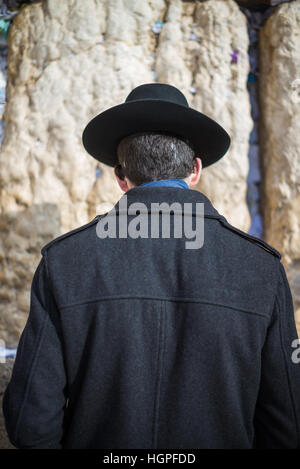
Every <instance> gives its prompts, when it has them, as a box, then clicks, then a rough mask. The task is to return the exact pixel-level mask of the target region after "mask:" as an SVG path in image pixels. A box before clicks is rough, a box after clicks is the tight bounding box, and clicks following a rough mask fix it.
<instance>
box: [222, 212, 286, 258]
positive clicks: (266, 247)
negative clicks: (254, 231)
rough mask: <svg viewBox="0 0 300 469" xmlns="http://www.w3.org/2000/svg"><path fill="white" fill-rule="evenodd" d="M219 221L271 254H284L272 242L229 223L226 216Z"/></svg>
mask: <svg viewBox="0 0 300 469" xmlns="http://www.w3.org/2000/svg"><path fill="white" fill-rule="evenodd" d="M219 221H220V222H221V223H222V225H223V226H224V227H225V228H227V229H229V230H231V231H233V232H235V233H237V234H238V235H239V236H241V237H242V238H245V239H247V240H248V241H250V242H252V243H254V244H256V245H257V246H259V247H260V248H262V249H264V250H265V251H266V252H269V253H270V254H273V256H275V257H278V259H281V257H282V256H281V254H280V252H279V251H277V250H276V249H275V248H273V246H271V245H270V244H268V243H266V241H263V240H262V239H260V238H257V237H256V236H253V235H250V234H249V233H245V232H244V231H242V230H240V229H239V228H236V227H235V226H233V225H231V224H230V223H228V221H227V220H226V219H225V218H224V217H222V218H220V219H219Z"/></svg>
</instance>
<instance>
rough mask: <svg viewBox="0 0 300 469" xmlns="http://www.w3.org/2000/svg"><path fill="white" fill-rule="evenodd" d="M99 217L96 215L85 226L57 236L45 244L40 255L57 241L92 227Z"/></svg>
mask: <svg viewBox="0 0 300 469" xmlns="http://www.w3.org/2000/svg"><path fill="white" fill-rule="evenodd" d="M99 216H100V215H97V216H96V217H95V218H93V220H92V221H90V222H88V223H86V224H85V225H82V226H79V228H75V229H74V230H71V231H68V232H67V233H64V234H62V235H60V236H57V238H54V239H53V240H52V241H49V243H47V244H45V246H43V247H42V249H41V253H42V255H44V252H45V251H46V250H47V249H49V247H50V246H52V245H53V244H55V243H57V242H58V241H60V240H61V239H65V238H67V237H68V236H72V235H73V234H75V233H78V232H79V231H82V230H85V229H86V228H88V227H89V226H92V225H93V224H94V223H96V222H97V221H98V219H99Z"/></svg>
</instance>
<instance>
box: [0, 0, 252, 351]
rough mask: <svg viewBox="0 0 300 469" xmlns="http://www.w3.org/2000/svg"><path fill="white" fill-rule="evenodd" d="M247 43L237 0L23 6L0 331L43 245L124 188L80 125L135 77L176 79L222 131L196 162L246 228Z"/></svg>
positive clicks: (1, 212)
mask: <svg viewBox="0 0 300 469" xmlns="http://www.w3.org/2000/svg"><path fill="white" fill-rule="evenodd" d="M161 26H162V28H161ZM160 28H161V32H160ZM247 49H248V35H247V25H246V18H245V16H244V15H243V14H242V12H241V11H240V10H239V7H238V5H237V4H236V3H235V2H234V1H233V0H228V1H227V0H226V1H224V0H209V1H208V2H182V1H181V0H172V1H171V2H170V1H166V0H145V1H143V2H136V1H134V0H128V1H126V2H124V1H122V0H113V1H108V0H98V1H95V0H86V1H85V2H82V1H80V0H65V1H64V2H62V1H61V0H45V1H44V2H40V3H35V4H32V5H29V6H27V7H25V8H23V9H21V11H20V13H19V14H18V16H17V17H16V18H15V19H14V21H13V24H12V27H11V30H10V33H9V50H8V88H7V105H6V109H5V137H4V140H3V145H2V151H1V156H0V169H1V171H0V279H1V287H0V338H2V339H4V340H5V341H6V342H7V343H8V344H9V345H16V344H17V341H18V337H19V334H20V331H21V330H22V329H23V327H24V323H25V320H26V317H27V313H28V307H29V289H30V283H31V280H32V275H33V272H34V270H35V268H36V266H37V264H38V261H39V258H40V248H41V247H42V246H43V245H44V244H45V243H46V242H48V241H49V240H51V239H52V238H53V237H55V236H57V235H59V234H60V233H63V232H66V231H68V230H70V229H73V228H75V227H77V226H80V225H82V224H84V223H86V222H88V221H89V220H91V219H92V218H93V217H94V216H95V215H96V213H99V210H100V208H99V205H100V204H102V203H106V204H107V205H106V210H107V207H108V206H109V207H111V206H112V204H113V203H115V202H116V201H117V200H118V199H119V198H120V196H121V195H122V193H121V191H120V189H119V188H118V186H117V183H116V182H115V181H114V179H113V177H112V169H111V168H109V167H105V166H104V165H101V164H99V165H97V162H96V160H94V159H92V158H91V157H90V156H89V155H87V154H86V153H85V151H84V149H83V147H82V144H81V134H82V130H83V128H84V126H85V125H86V123H87V122H88V121H89V119H90V118H91V117H93V116H94V115H96V114H97V113H99V112H101V111H103V110H104V109H106V108H108V107H110V106H113V105H115V104H118V103H120V102H123V101H124V100H125V98H126V96H127V94H128V93H129V92H130V91H131V89H132V88H134V87H135V86H138V85H140V84H142V83H149V82H154V81H160V82H167V83H169V84H172V85H175V86H177V87H179V88H180V89H182V91H183V92H184V93H185V95H186V97H187V99H188V101H189V104H190V106H191V107H194V108H196V109H198V110H200V111H203V112H204V113H206V114H208V115H210V116H211V117H212V118H214V119H216V120H217V121H218V122H220V124H221V125H223V126H224V127H225V129H226V130H227V131H228V132H229V134H230V135H231V137H232V146H231V149H230V150H229V151H228V153H227V155H226V156H225V158H224V159H223V160H221V161H220V162H218V163H217V164H216V165H215V166H213V167H212V168H207V169H205V170H204V171H203V176H202V178H201V182H200V184H199V189H200V190H202V191H203V192H205V193H206V194H207V195H208V197H209V198H210V199H211V200H212V202H213V203H214V204H215V206H216V208H217V209H218V210H220V212H221V213H223V214H224V215H225V216H226V218H227V219H228V220H229V221H230V222H231V223H233V224H235V225H236V226H238V227H239V228H241V229H244V230H246V231H247V229H248V227H249V221H250V220H249V213H248V208H247V204H246V190H247V186H246V177H247V172H248V158H247V154H248V139H249V134H250V131H251V128H252V120H251V116H250V105H249V96H248V92H247V89H246V81H247V75H248V71H249V64H248V57H247ZM234 50H238V61H237V63H235V62H233V61H232V56H231V54H232V53H233V52H234ZM200 156H201V155H200ZM228 180H230V185H228ZM106 210H105V211H106Z"/></svg>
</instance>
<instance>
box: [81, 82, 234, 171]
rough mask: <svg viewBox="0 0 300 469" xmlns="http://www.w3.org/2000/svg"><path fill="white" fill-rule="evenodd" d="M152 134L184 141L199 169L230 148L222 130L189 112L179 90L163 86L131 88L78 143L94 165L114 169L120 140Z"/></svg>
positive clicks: (92, 124) (89, 128)
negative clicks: (196, 160) (161, 134)
mask: <svg viewBox="0 0 300 469" xmlns="http://www.w3.org/2000/svg"><path fill="white" fill-rule="evenodd" d="M155 131H156V132H160V133H163V132H166V133H167V134H169V135H170V134H171V135H174V136H177V137H179V138H180V137H181V138H182V139H183V140H186V139H187V140H188V141H189V142H190V143H191V144H192V146H193V148H194V150H195V153H196V156H198V157H199V158H201V160H202V167H203V168H204V167H206V166H209V165H211V164H213V163H215V162H216V161H218V160H219V159H220V158H222V156H224V154H225V153H226V152H227V150H228V148H229V145H230V137H229V135H228V133H227V132H226V130H225V129H223V127H221V126H220V125H219V124H218V123H217V122H216V121H214V120H213V119H211V118H210V117H208V116H206V115H205V114H202V113H201V112H199V111H196V110H195V109H192V108H190V107H189V105H188V102H187V100H186V98H185V96H184V95H183V94H182V93H181V91H180V90H179V89H177V88H175V87H174V86H171V85H167V84H164V83H147V84H144V85H140V86H138V87H137V88H134V89H133V90H132V91H131V92H130V93H129V95H128V96H127V98H126V100H125V102H124V103H122V104H119V105H117V106H114V107H111V108H109V109H107V110H106V111H103V112H101V113H100V114H98V115H97V116H96V117H94V118H93V119H92V120H91V121H90V122H89V123H88V124H87V126H86V127H85V129H84V131H83V135H82V142H83V146H84V148H85V149H86V151H87V152H88V153H89V154H90V155H92V156H93V157H94V158H96V159H97V160H98V161H101V162H102V163H106V164H107V165H109V166H116V165H117V164H118V158H117V147H118V144H119V142H120V141H121V140H122V138H124V137H127V136H128V135H132V134H135V133H138V132H155Z"/></svg>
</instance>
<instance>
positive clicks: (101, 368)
mask: <svg viewBox="0 0 300 469" xmlns="http://www.w3.org/2000/svg"><path fill="white" fill-rule="evenodd" d="M126 196H127V205H128V206H130V204H132V203H134V202H140V203H143V204H145V207H146V209H147V210H146V218H147V220H148V219H149V220H150V218H151V217H150V214H151V210H154V209H153V206H152V204H153V203H162V202H167V203H168V204H172V203H173V202H179V203H181V204H184V203H187V204H191V206H192V214H190V215H189V217H190V220H193V223H196V220H197V217H196V216H195V215H196V204H202V203H203V204H204V218H202V221H204V228H203V229H204V243H203V246H202V247H200V248H198V249H187V248H186V245H185V242H186V239H185V237H184V236H182V237H175V236H172V231H171V237H170V238H164V237H162V236H161V231H160V236H159V237H156V238H154V237H150V235H149V236H148V237H144V238H142V237H138V238H134V237H127V238H125V237H124V238H121V237H120V236H118V233H117V236H116V237H115V238H112V237H107V238H105V239H100V238H99V236H98V234H97V226H99V225H98V222H99V221H100V220H102V221H103V219H105V217H108V216H109V215H101V216H98V217H96V218H95V219H94V220H92V221H91V222H90V223H88V224H86V225H84V226H81V227H80V228H78V229H75V230H73V231H71V232H69V233H66V234H64V235H62V236H59V237H58V238H56V239H54V240H53V241H51V242H50V243H48V244H47V245H45V246H44V247H43V248H42V257H41V260H40V263H39V265H38V267H37V269H36V272H35V274H34V277H33V281H32V288H31V304H30V313H29V317H28V321H27V323H26V327H25V329H24V331H23V333H22V336H21V339H20V342H19V347H18V351H17V356H16V361H15V365H14V369H13V374H12V378H11V381H10V383H9V385H8V387H7V389H6V393H5V396H4V400H3V412H4V416H5V422H6V428H7V432H8V435H9V437H10V440H11V442H12V443H13V445H15V446H16V447H19V448H110V449H114V448H122V449H124V448H135V449H137V448H146V449H148V448H165V449H168V448H173V449H175V448H299V447H300V443H299V424H300V392H299V389H300V364H299V363H298V361H299V360H297V357H298V358H299V353H298V354H297V353H296V352H297V348H295V347H297V345H298V342H297V332H296V327H295V321H294V312H293V305H292V298H291V293H290V288H289V285H288V281H287V278H286V274H285V270H284V268H283V265H282V263H281V260H280V257H281V256H280V254H279V253H278V252H277V251H276V250H275V249H273V248H272V247H271V246H269V245H268V244H266V243H265V242H263V241H261V240H259V239H257V238H255V237H253V236H250V235H248V234H246V233H244V232H242V231H240V230H238V229H236V228H234V227H233V226H231V225H230V224H229V223H228V222H227V220H226V219H225V218H224V217H223V216H222V215H220V214H219V213H218V212H217V210H216V209H215V208H214V207H213V205H212V204H211V202H210V201H209V200H208V198H207V197H206V196H205V195H204V194H202V193H201V192H198V191H196V190H192V189H190V190H187V189H181V188H175V187H151V186H149V187H147V186H145V187H135V188H133V189H130V190H129V191H128V192H127V193H126ZM119 203H120V201H119V202H118V203H117V205H116V207H115V210H116V214H117V216H116V219H117V220H120V218H122V217H123V219H124V211H123V212H122V211H120V212H119ZM181 206H183V205H181ZM165 210H166V209H165ZM147 213H148V215H147ZM164 213H165V215H166V211H165V212H164ZM165 215H164V216H165ZM140 216H142V214H140ZM161 217H162V216H161ZM179 218H180V215H179ZM200 218H201V217H200ZM170 219H171V228H172V227H173V225H172V223H173V222H174V219H175V214H174V213H173V214H172V212H171V216H170ZM176 219H178V213H177V215H176ZM133 220H136V217H135V216H134V214H129V215H128V220H127V221H128V223H129V222H132V221H133ZM150 222H151V220H150V221H149V224H151V223H150ZM293 353H294V355H293ZM295 358H296V359H295Z"/></svg>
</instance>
